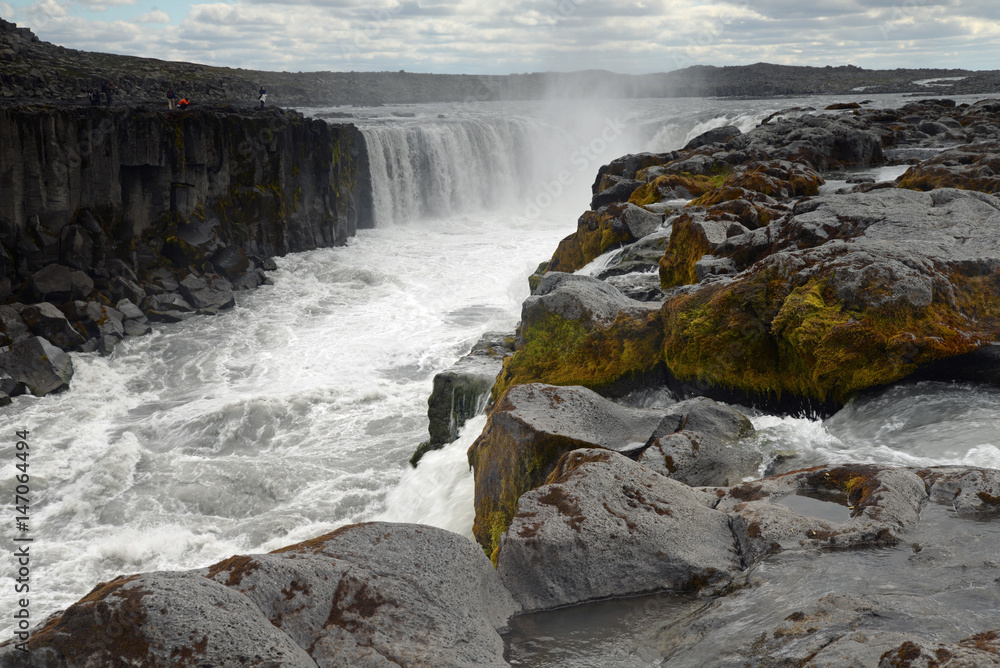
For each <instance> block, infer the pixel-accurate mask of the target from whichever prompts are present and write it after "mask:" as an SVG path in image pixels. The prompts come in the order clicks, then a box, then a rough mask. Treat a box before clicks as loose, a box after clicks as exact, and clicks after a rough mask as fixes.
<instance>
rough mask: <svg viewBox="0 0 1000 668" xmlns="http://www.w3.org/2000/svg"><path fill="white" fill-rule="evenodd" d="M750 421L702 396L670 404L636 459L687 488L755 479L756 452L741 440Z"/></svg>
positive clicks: (749, 434) (758, 461) (750, 430)
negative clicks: (647, 443)
mask: <svg viewBox="0 0 1000 668" xmlns="http://www.w3.org/2000/svg"><path fill="white" fill-rule="evenodd" d="M753 434H754V428H753V425H752V424H750V421H749V420H748V419H747V418H746V417H745V416H743V415H742V414H740V413H739V412H738V411H736V410H734V409H732V408H730V407H729V406H726V405H724V404H719V403H716V402H715V401H713V400H711V399H708V398H706V397H698V398H695V399H688V400H687V401H682V402H681V403H679V404H677V405H675V406H671V407H670V413H669V414H668V415H666V416H664V418H663V420H662V421H661V423H660V425H659V426H658V427H657V429H656V430H655V431H654V432H653V436H652V438H651V439H650V443H649V447H647V448H646V450H645V451H644V452H643V453H642V455H641V456H640V457H639V460H638V461H639V463H640V464H642V465H643V466H646V467H647V468H650V469H652V470H654V471H656V472H657V473H660V474H662V475H665V476H668V477H670V478H673V479H674V480H678V481H680V482H683V483H684V484H686V485H691V486H695V487H697V486H706V485H711V486H729V485H736V484H739V483H740V482H742V480H743V479H744V478H747V477H756V474H757V471H758V468H759V467H760V465H761V462H762V459H763V457H762V455H761V453H760V452H759V451H758V450H757V449H756V448H754V447H753V446H752V445H751V444H749V443H747V442H741V441H743V440H744V439H748V438H750V437H752V436H753Z"/></svg>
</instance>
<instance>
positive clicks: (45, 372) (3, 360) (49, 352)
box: [0, 336, 73, 397]
mask: <svg viewBox="0 0 1000 668" xmlns="http://www.w3.org/2000/svg"><path fill="white" fill-rule="evenodd" d="M0 369H2V370H3V371H4V372H6V373H7V374H9V375H10V376H11V377H12V378H13V379H14V380H16V381H17V382H19V383H23V384H24V385H26V386H27V387H28V389H29V390H30V391H31V393H32V394H33V395H35V396H36V397H42V396H45V395H46V394H49V393H50V392H57V391H59V390H64V389H66V388H67V387H69V381H70V379H71V378H72V377H73V360H72V359H70V356H69V355H67V354H66V353H65V352H63V351H62V350H60V349H59V348H56V347H55V346H54V345H52V344H51V343H49V342H48V341H46V340H45V339H43V338H42V337H40V336H35V337H32V338H29V339H24V340H22V341H18V342H16V343H13V344H11V345H9V346H7V347H5V348H0Z"/></svg>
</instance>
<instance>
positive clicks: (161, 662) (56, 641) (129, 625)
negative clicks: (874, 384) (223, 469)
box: [0, 572, 316, 668]
mask: <svg viewBox="0 0 1000 668" xmlns="http://www.w3.org/2000/svg"><path fill="white" fill-rule="evenodd" d="M28 647H29V650H30V652H27V653H25V652H20V651H17V650H15V649H14V647H13V646H12V645H11V644H8V645H6V646H5V647H2V648H0V665H4V666H11V667H12V668H14V667H19V666H24V667H25V668H27V667H29V666H65V667H66V668H84V667H86V666H139V665H142V666H184V665H191V666H194V665H197V666H219V667H220V668H227V667H231V668H237V667H238V666H251V667H252V666H257V667H259V668H264V667H265V666H266V667H268V668H279V667H280V668H315V666H316V663H315V662H314V661H313V660H312V659H310V658H309V655H308V654H307V653H306V652H305V650H303V649H302V648H301V647H299V646H298V645H296V644H295V643H294V642H293V641H292V639H291V638H289V637H288V636H287V635H286V634H284V633H282V632H281V630H280V629H278V628H276V627H275V626H274V625H272V623H271V622H270V621H269V620H268V619H267V617H265V616H264V614H263V613H262V612H261V610H260V609H259V608H258V607H257V606H256V605H254V604H253V603H252V602H251V601H250V600H249V599H247V597H246V596H243V595H242V594H240V593H239V592H238V591H235V590H233V589H232V588H229V587H226V586H224V585H221V584H219V583H218V582H215V581H213V580H211V579H208V578H205V577H201V576H200V575H198V574H197V573H193V572H186V573H165V572H160V573H145V574H142V575H132V576H130V577H118V578H115V579H114V580H112V581H111V582H108V583H106V584H105V583H101V584H99V585H98V586H97V587H95V588H94V590H93V591H92V592H90V594H88V595H87V596H86V597H84V598H83V599H81V600H80V601H78V602H77V603H74V604H73V605H71V606H70V607H69V608H67V609H66V610H65V611H64V612H63V613H61V614H60V615H58V616H56V617H54V618H52V619H50V620H49V621H48V622H47V623H46V624H45V626H44V627H42V628H39V629H35V631H34V632H33V634H32V636H31V639H30V641H29V643H28Z"/></svg>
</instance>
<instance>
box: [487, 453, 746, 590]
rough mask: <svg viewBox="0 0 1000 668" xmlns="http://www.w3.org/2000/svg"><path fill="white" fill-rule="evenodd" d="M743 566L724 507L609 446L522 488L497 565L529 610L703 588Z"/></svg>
mask: <svg viewBox="0 0 1000 668" xmlns="http://www.w3.org/2000/svg"><path fill="white" fill-rule="evenodd" d="M740 570H741V563H740V558H739V555H738V553H737V551H736V545H735V543H734V541H733V535H732V533H731V532H730V529H729V518H728V517H727V516H726V514H725V513H722V512H719V511H717V510H713V509H711V508H709V507H708V506H707V505H706V499H705V497H704V496H703V495H701V494H698V493H697V492H695V491H694V490H692V489H691V488H690V487H687V486H686V485H683V484H681V483H679V482H677V481H674V480H671V479H669V478H666V477H664V476H661V475H659V474H658V473H654V472H653V471H650V470H648V469H646V468H645V467H643V466H641V465H639V464H637V463H636V462H634V461H632V460H631V459H628V458H627V457H625V456H623V455H620V454H618V453H615V452H611V451H608V450H598V449H582V450H576V451H574V452H571V453H569V454H567V455H566V456H565V457H563V459H562V460H561V461H560V466H559V468H558V469H557V471H556V473H555V474H554V475H553V479H552V480H551V482H550V483H549V484H546V485H544V486H542V487H539V488H538V489H535V490H532V491H531V492H528V493H527V494H524V495H523V496H522V497H521V498H520V500H519V501H518V512H517V515H515V516H514V519H513V521H512V522H511V525H510V529H509V530H508V531H507V533H506V534H505V535H504V537H503V539H502V541H501V543H500V551H499V557H498V561H497V572H498V573H499V574H500V577H501V578H502V579H503V582H504V584H505V585H507V587H508V589H510V591H511V593H512V594H513V596H514V598H515V599H516V600H517V601H518V602H519V603H521V605H522V606H524V608H525V610H545V609H550V608H556V607H560V606H564V605H570V604H573V603H581V602H584V601H590V600H595V599H602V598H608V597H613V596H630V595H635V594H642V593H648V592H652V591H657V590H676V591H697V590H699V589H701V588H702V587H705V586H707V585H709V584H713V583H717V582H719V581H722V580H726V579H728V578H731V577H732V576H734V575H735V574H737V573H739V572H740Z"/></svg>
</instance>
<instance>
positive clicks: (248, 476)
mask: <svg viewBox="0 0 1000 668" xmlns="http://www.w3.org/2000/svg"><path fill="white" fill-rule="evenodd" d="M831 101H832V100H827V99H799V100H761V101H753V100H751V101H724V100H704V99H687V100H638V101H617V102H607V103H594V102H572V103H569V104H567V103H558V104H557V103H543V102H537V103H507V104H500V103H496V104H493V103H490V104H487V103H475V104H454V105H415V106H406V107H382V108H378V109H353V108H352V109H338V110H330V109H319V110H317V109H314V110H305V111H306V112H307V113H310V114H324V113H329V112H331V111H333V112H338V113H341V114H348V115H350V117H349V118H345V119H340V118H338V119H335V121H333V122H341V120H343V121H345V122H353V123H356V124H357V125H359V126H360V127H361V128H362V129H363V131H364V133H365V136H366V140H367V141H368V145H369V151H370V154H371V165H372V182H373V189H374V193H375V211H376V228H375V229H373V230H362V231H359V233H358V235H357V236H356V237H355V238H353V239H351V240H350V241H349V242H348V243H347V245H346V246H343V247H338V248H331V249H323V250H317V251H312V252H307V253H300V254H296V255H290V256H287V257H283V258H277V259H276V261H277V264H278V269H277V271H274V272H271V274H270V277H271V280H272V281H273V285H271V286H264V287H261V288H259V289H257V290H255V291H252V292H244V293H241V294H239V296H238V297H237V306H236V307H235V308H234V309H232V310H231V311H228V312H226V313H224V314H222V315H219V316H216V317H196V318H192V319H190V320H188V321H186V322H184V323H180V324H176V325H157V326H156V328H155V331H154V333H153V334H152V335H150V336H147V337H144V338H139V339H132V340H129V341H126V342H124V343H123V344H121V345H119V346H118V348H116V350H115V352H114V354H113V355H112V356H110V357H100V356H98V355H96V354H74V355H73V363H74V367H75V369H76V375H75V377H74V380H73V384H72V388H71V389H70V390H69V391H67V392H64V393H62V394H59V395H55V396H49V397H45V398H42V399H37V398H33V397H20V398H17V399H15V400H14V404H13V406H10V407H8V408H5V409H3V410H2V412H0V425H2V429H0V434H2V435H3V437H2V438H0V462H3V465H4V466H5V467H7V468H6V469H5V470H7V474H5V475H3V476H2V477H0V496H2V498H3V499H5V500H8V499H13V497H14V492H15V486H16V482H15V481H14V478H13V472H14V469H13V464H14V463H15V461H16V460H15V459H14V442H15V441H16V440H17V439H16V438H15V436H14V432H15V430H17V429H27V430H29V431H30V434H29V439H28V441H29V443H30V445H31V456H30V473H31V494H30V499H31V513H30V515H31V520H30V526H31V534H32V536H33V537H34V542H33V543H32V544H31V554H32V574H31V577H32V580H31V591H30V598H31V614H32V616H33V621H35V622H40V621H42V620H43V619H44V618H45V616H47V615H48V614H50V613H52V612H55V611H57V610H60V609H63V608H65V607H66V606H67V605H69V604H71V603H72V602H74V601H76V600H77V599H79V598H80V597H81V596H83V595H84V594H86V593H87V592H88V591H89V590H90V589H92V588H93V587H94V585H96V584H97V583H98V582H104V581H107V580H109V579H111V578H113V577H115V576H116V575H120V574H129V573H135V572H141V571H153V570H179V569H190V568H198V567H203V566H207V565H209V564H212V563H214V562H216V561H218V560H221V559H223V558H226V557H229V556H231V555H233V554H237V553H250V552H263V551H269V550H273V549H276V548H279V547H282V546H285V545H288V544H291V543H295V542H297V541H301V540H305V539H309V538H312V537H315V536H317V535H320V534H322V533H325V532H328V531H330V530H332V529H335V528H337V527H339V526H342V525H344V524H346V523H351V522H358V521H365V520H376V519H388V520H393V521H408V522H423V523H427V524H433V525H436V526H439V527H442V528H446V529H449V530H452V531H455V532H458V533H462V534H464V535H467V536H471V522H472V516H473V508H472V476H471V473H470V471H469V469H468V465H467V463H466V460H465V450H467V448H468V446H469V445H470V444H471V442H472V440H474V439H475V437H476V436H477V435H478V433H479V431H480V430H481V429H482V427H483V425H484V423H485V419H484V418H482V417H480V418H477V419H475V420H473V421H472V422H471V423H470V424H469V425H468V427H467V428H466V429H465V430H464V432H463V436H462V438H460V439H459V441H458V442H456V443H454V444H452V445H450V446H448V447H447V448H445V449H444V450H441V451H439V452H434V453H431V454H429V455H427V456H426V457H425V459H424V460H423V462H422V463H421V465H420V467H419V469H416V470H413V469H411V468H410V467H409V465H408V464H407V460H408V459H409V457H410V455H411V454H412V452H413V450H414V448H415V447H416V446H417V445H418V444H419V443H420V442H421V441H423V440H425V439H426V438H427V418H426V411H427V397H428V395H429V394H430V390H431V381H432V378H433V376H434V374H435V373H436V372H438V371H441V370H443V369H445V368H446V367H448V366H449V365H450V364H452V363H453V362H454V361H455V360H456V359H457V358H458V357H459V356H461V355H462V354H464V353H465V352H467V350H468V349H469V347H470V346H471V345H472V344H473V343H474V342H475V341H476V340H477V339H478V337H479V336H480V335H481V334H482V333H484V332H486V331H489V330H506V331H510V330H513V328H514V326H515V325H516V323H517V321H518V318H519V313H520V304H521V302H522V301H523V299H524V298H525V297H526V296H527V295H528V287H527V276H528V274H530V273H531V272H532V271H533V270H534V268H535V267H536V266H537V265H538V263H539V262H542V261H544V260H546V259H548V257H550V256H551V253H552V251H553V250H554V249H555V247H556V244H557V243H558V241H559V240H560V239H561V238H562V237H564V236H566V235H567V234H570V233H571V232H572V231H574V230H575V227H576V219H577V217H578V216H579V215H580V214H581V213H582V212H583V211H585V210H586V209H587V208H588V203H589V199H590V185H591V183H592V182H593V180H594V177H595V175H596V173H597V170H598V168H599V167H600V165H601V164H604V163H607V162H609V161H610V160H611V159H614V158H615V157H618V156H619V155H622V154H624V153H628V152H636V151H641V150H651V151H664V150H669V149H675V148H680V147H681V146H683V144H684V143H685V142H686V141H687V140H688V139H690V138H691V137H694V136H696V135H698V134H700V133H701V132H704V131H705V130H708V129H710V128H712V127H717V126H721V125H727V124H734V125H738V126H739V127H740V128H741V129H742V130H744V131H745V130H749V129H751V128H752V127H754V126H755V125H756V124H757V123H759V121H760V120H761V119H763V118H764V117H766V116H768V115H769V114H771V113H773V112H775V111H777V110H780V109H785V108H790V107H798V106H813V107H817V108H822V107H823V106H826V104H829V103H830V102H831ZM874 103H875V104H877V105H880V106H887V107H890V106H898V105H900V104H902V103H905V100H902V99H900V98H893V97H878V98H875V102H874ZM891 176H895V174H892V175H891ZM633 401H634V402H636V403H642V404H643V405H666V404H669V403H670V402H671V401H672V399H671V398H670V397H669V396H668V395H665V394H662V393H659V394H657V393H652V394H650V395H648V396H643V397H638V398H633ZM748 414H750V415H751V416H752V418H753V421H754V424H755V426H756V427H757V428H758V430H759V434H758V436H757V438H756V441H755V444H754V445H755V447H759V448H761V449H762V450H763V451H764V452H765V453H768V454H771V455H773V457H769V461H771V460H773V459H774V458H775V457H778V456H782V457H784V456H787V455H788V453H789V452H794V453H797V454H798V455H799V456H800V460H799V461H802V462H803V465H807V464H819V463H827V462H830V463H839V462H848V461H863V462H877V463H885V464H898V465H914V464H919V465H933V464H965V465H976V466H990V467H1000V434H998V429H997V425H998V424H1000V391H998V390H996V389H984V388H977V387H973V386H966V385H947V384H940V383H925V384H919V385H911V386H901V387H898V388H895V389H891V390H888V391H885V392H882V393H879V394H877V395H875V396H872V397H868V398H866V399H864V400H861V401H857V402H855V403H852V404H850V405H848V406H847V407H845V408H844V409H843V410H842V411H840V412H839V413H837V414H836V415H834V416H832V417H829V418H827V419H825V420H824V419H819V418H817V417H815V416H793V417H778V416H769V415H765V414H761V413H757V412H753V411H751V410H749V409H748ZM6 503H7V502H6V501H5V504H6ZM5 507H7V508H8V512H7V513H6V516H5V521H4V522H3V530H2V531H3V535H4V536H5V538H6V539H7V543H6V544H8V545H10V544H13V543H12V542H10V541H11V539H12V538H13V537H14V535H15V530H14V522H13V510H12V509H11V508H10V507H9V505H5ZM0 561H2V566H0V575H2V577H3V582H2V585H0V610H13V609H15V601H16V600H17V598H19V597H20V595H18V594H15V591H14V584H15V583H14V580H13V574H14V573H15V572H16V565H15V561H14V558H13V556H12V555H11V554H10V553H9V552H8V553H7V554H5V556H4V557H3V559H2V560H0ZM612 616H613V615H612ZM12 622H13V620H12V619H10V618H9V617H8V616H6V615H5V616H4V618H3V619H2V620H0V638H4V639H6V638H7V637H9V633H10V629H11V627H12ZM600 633H601V632H599V631H593V632H592V634H591V635H592V637H595V638H596V637H598V636H600ZM524 642H527V641H524V639H523V638H522V644H523V643H524ZM597 651H603V650H600V649H598V650H597ZM555 656H556V658H555V659H552V660H547V659H546V660H543V659H538V658H537V657H536V658H528V659H524V663H523V664H522V665H587V664H586V662H585V661H583V662H575V663H574V662H573V661H568V662H561V660H560V659H559V658H558V656H559V654H558V653H556V655H555ZM595 665H597V664H595Z"/></svg>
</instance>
